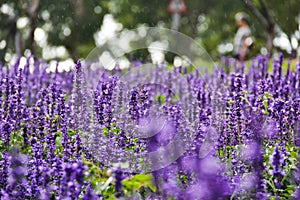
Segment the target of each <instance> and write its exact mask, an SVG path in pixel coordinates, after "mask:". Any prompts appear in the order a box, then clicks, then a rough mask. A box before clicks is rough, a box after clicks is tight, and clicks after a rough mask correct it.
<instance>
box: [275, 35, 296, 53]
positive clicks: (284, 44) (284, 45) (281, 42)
mask: <svg viewBox="0 0 300 200" xmlns="http://www.w3.org/2000/svg"><path fill="white" fill-rule="evenodd" d="M273 44H274V45H275V46H277V47H280V48H281V49H284V50H286V51H287V52H288V53H289V52H291V50H292V47H291V44H290V41H289V39H288V36H287V35H286V34H285V33H282V34H281V35H280V36H279V37H276V38H275V39H274V41H273Z"/></svg>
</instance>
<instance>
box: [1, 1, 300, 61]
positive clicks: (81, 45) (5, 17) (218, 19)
mask: <svg viewBox="0 0 300 200" xmlns="http://www.w3.org/2000/svg"><path fill="white" fill-rule="evenodd" d="M168 2H169V0H151V1H145V0H88V1H85V0H59V1H55V2H53V1H51V0H2V1H1V4H0V8H1V9H0V17H1V20H0V27H1V29H0V42H1V41H5V45H3V43H2V46H4V48H0V59H1V60H4V55H5V52H16V53H17V54H18V55H22V54H23V52H24V50H25V49H30V50H31V52H32V53H35V54H36V55H37V56H41V52H42V49H41V47H39V46H38V45H35V32H36V29H37V28H41V29H42V30H44V31H45V32H46V33H47V43H48V44H49V45H51V46H61V45H62V46H64V47H65V48H66V49H67V51H68V52H69V55H70V56H71V57H72V58H73V59H74V60H76V59H78V58H79V57H85V56H87V54H88V53H89V52H90V50H92V49H93V47H94V46H95V41H94V37H93V36H94V33H95V32H96V31H98V30H99V29H100V27H101V25H102V21H103V18H104V15H105V14H108V13H111V14H112V15H113V16H114V17H115V19H117V21H118V22H120V23H121V24H123V27H124V28H128V29H132V28H136V27H138V26H140V25H142V24H144V25H145V26H162V27H166V28H169V27H171V14H170V13H168V12H167V11H166V9H167V5H168ZM185 2H186V5H187V7H188V12H187V13H185V14H182V16H181V27H180V31H181V32H183V33H184V34H187V35H189V36H190V37H192V38H194V39H195V40H196V41H198V42H199V43H200V44H201V45H202V46H203V47H204V48H205V49H206V50H207V51H208V52H209V53H210V55H212V56H213V57H214V58H216V57H218V56H219V54H220V52H219V51H218V46H220V45H221V44H224V45H226V44H229V45H228V48H227V50H226V51H225V52H223V53H225V54H226V53H227V54H229V53H230V50H231V46H230V43H231V42H232V39H233V37H234V33H235V32H236V29H237V26H236V24H235V20H234V15H235V13H236V12H238V11H244V12H247V13H248V14H250V16H251V19H258V20H252V21H251V23H250V26H251V29H252V31H253V34H254V36H255V38H256V40H255V46H254V49H253V53H254V54H256V53H257V52H259V51H260V49H261V47H264V46H266V47H267V48H268V50H269V52H271V50H272V48H273V40H274V37H275V36H276V33H277V32H278V33H280V32H284V33H286V34H287V36H288V37H289V40H290V43H291V41H292V38H293V35H294V34H295V30H296V29H297V22H296V16H298V14H299V10H300V4H299V0H286V1H285V3H284V4H282V0H273V1H265V0H240V1H233V0H224V1H218V0H210V1H206V0H186V1H185ZM3 6H6V7H7V6H8V7H9V8H12V12H6V11H5V9H3ZM6 10H7V9H6ZM8 10H9V9H8ZM4 11H5V12H4ZM21 18H22V19H24V18H26V19H27V20H28V25H27V27H26V28H20V27H18V26H17V24H18V20H20V19H21ZM261 30H265V31H261ZM266 41H267V42H266ZM0 47H1V46H0ZM292 47H293V48H294V49H293V50H294V51H295V48H297V47H295V45H294V46H292ZM276 48H277V47H276Z"/></svg>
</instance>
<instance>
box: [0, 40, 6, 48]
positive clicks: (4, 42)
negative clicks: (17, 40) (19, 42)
mask: <svg viewBox="0 0 300 200" xmlns="http://www.w3.org/2000/svg"><path fill="white" fill-rule="evenodd" d="M5 47H6V41H5V40H2V41H1V42H0V49H4V48H5Z"/></svg>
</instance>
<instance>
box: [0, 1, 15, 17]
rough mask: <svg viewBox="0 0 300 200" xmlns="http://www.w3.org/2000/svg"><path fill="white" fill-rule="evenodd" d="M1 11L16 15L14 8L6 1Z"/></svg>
mask: <svg viewBox="0 0 300 200" xmlns="http://www.w3.org/2000/svg"><path fill="white" fill-rule="evenodd" d="M0 11H1V12H2V13H3V14H6V15H9V16H14V15H15V13H14V9H13V8H12V7H11V6H10V5H8V4H6V3H5V4H3V5H2V6H1V8H0Z"/></svg>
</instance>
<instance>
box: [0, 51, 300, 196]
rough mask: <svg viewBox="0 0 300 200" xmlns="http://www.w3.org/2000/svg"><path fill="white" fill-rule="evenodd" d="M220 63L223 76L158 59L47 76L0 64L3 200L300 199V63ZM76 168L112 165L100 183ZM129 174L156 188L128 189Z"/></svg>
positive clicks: (36, 64)
mask: <svg viewBox="0 0 300 200" xmlns="http://www.w3.org/2000/svg"><path fill="white" fill-rule="evenodd" d="M222 60H223V61H224V64H223V65H226V66H227V69H226V70H229V69H231V68H232V70H231V72H228V71H224V69H223V68H222V67H216V69H214V72H213V73H206V74H203V75H202V76H201V75H200V73H199V70H198V69H190V68H188V67H184V66H181V67H180V68H176V67H173V68H170V67H169V66H168V65H167V64H166V63H162V64H161V65H156V66H155V67H153V68H151V69H144V68H143V65H142V64H141V63H139V64H136V65H134V66H132V67H131V69H128V71H121V70H120V69H115V70H112V71H107V70H104V69H103V68H97V69H93V68H92V67H91V66H90V65H88V64H83V63H81V62H80V61H79V62H78V63H77V64H75V65H74V71H72V72H62V73H59V72H58V71H57V70H56V71H55V72H53V73H49V72H47V67H48V65H47V64H46V63H43V62H42V61H37V60H35V59H34V58H33V57H29V58H28V59H27V64H26V65H25V66H24V68H20V67H19V60H18V61H17V62H16V64H15V65H13V66H10V67H2V66H1V67H0V163H1V165H0V174H1V176H0V198H1V199H30V198H32V199H53V198H56V199H100V197H102V196H104V197H107V198H108V197H111V196H109V194H108V192H109V191H113V193H114V194H113V196H114V197H115V198H119V197H122V198H123V197H124V198H131V197H130V195H133V193H134V192H135V193H136V192H138V193H139V196H143V198H144V199H146V198H148V199H151V198H153V199H154V198H155V199H168V198H175V199H243V198H245V199H247V198H249V199H268V198H269V197H270V198H281V197H288V198H290V197H292V196H293V193H295V194H294V195H299V194H298V193H299V176H298V175H297V172H299V169H298V168H299V155H298V154H299V148H300V142H299V141H300V138H299V136H300V131H299V127H300V125H299V124H300V117H299V116H300V63H298V64H296V66H291V65H290V64H289V65H288V67H287V69H286V70H285V68H284V67H283V66H284V62H283V57H282V55H281V54H280V55H279V57H278V58H273V60H268V59H267V58H265V57H263V56H258V57H257V58H255V59H253V60H252V63H251V64H250V66H249V67H247V66H246V64H245V63H243V64H239V63H237V62H236V61H235V60H233V59H231V58H223V59H222ZM269 65H271V66H272V67H271V69H269ZM293 67H295V70H292V68H293ZM123 72H124V73H123ZM124 74H125V75H124ZM99 75H100V76H99ZM85 161H87V162H90V163H93V166H97V170H100V171H101V170H102V171H101V172H103V173H104V171H106V170H107V168H109V169H111V168H112V169H115V166H119V167H118V168H117V169H115V170H114V171H113V173H112V174H111V175H110V176H111V177H110V179H109V178H108V179H107V180H103V177H100V178H99V177H98V175H97V176H96V175H95V174H88V173H87V172H88V171H89V170H91V169H90V168H89V167H88V166H87V165H85V164H84V163H85ZM99 173H100V172H99ZM136 173H148V174H152V176H153V179H154V180H153V185H154V186H153V187H155V191H153V190H154V189H153V188H152V189H153V190H151V189H149V188H146V187H142V188H141V187H139V189H133V190H134V192H129V191H131V190H130V189H129V188H128V187H130V184H127V185H126V184H124V181H125V182H126V181H127V178H129V179H130V177H131V176H134V175H135V174H136ZM100 174H101V173H100ZM125 175H126V176H125ZM92 176H95V177H96V178H95V177H92ZM99 176H104V175H103V174H101V175H99ZM125 177H127V178H125ZM109 180H114V181H109ZM131 185H132V187H134V188H135V187H137V186H136V185H135V184H131ZM95 186H96V187H95ZM104 186H105V187H106V188H102V187H104ZM297 187H298V188H297ZM99 188H100V189H99ZM132 198H133V197H132Z"/></svg>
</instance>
